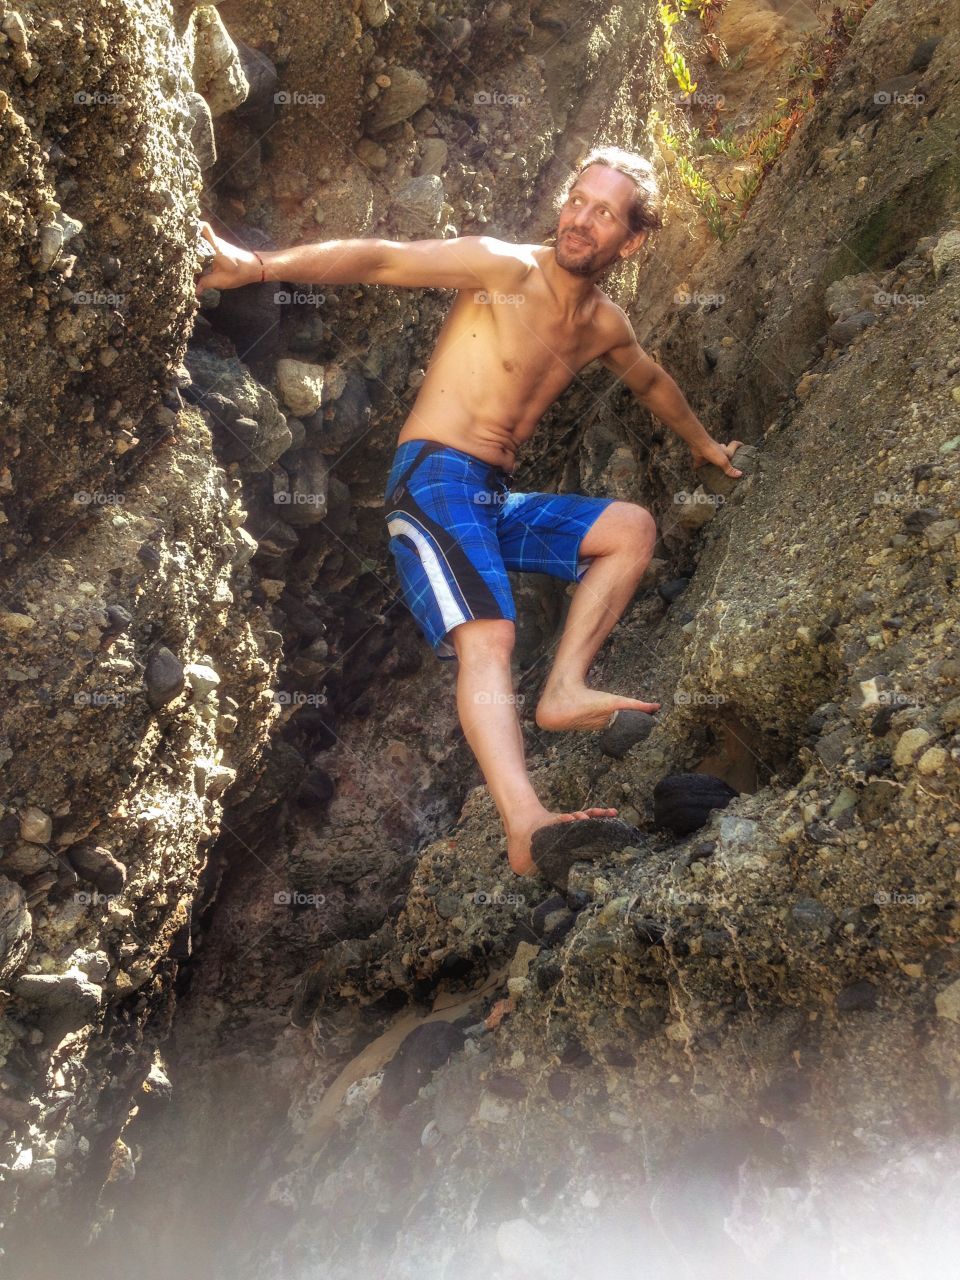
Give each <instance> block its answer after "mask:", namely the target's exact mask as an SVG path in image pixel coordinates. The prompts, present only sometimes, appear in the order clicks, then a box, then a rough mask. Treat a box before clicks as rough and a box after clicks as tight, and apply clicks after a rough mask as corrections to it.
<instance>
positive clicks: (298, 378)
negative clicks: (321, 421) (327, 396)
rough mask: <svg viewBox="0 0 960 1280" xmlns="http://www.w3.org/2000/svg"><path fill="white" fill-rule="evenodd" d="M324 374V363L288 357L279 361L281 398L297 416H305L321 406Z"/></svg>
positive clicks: (278, 378)
mask: <svg viewBox="0 0 960 1280" xmlns="http://www.w3.org/2000/svg"><path fill="white" fill-rule="evenodd" d="M323 375H324V370H323V365H322V364H308V363H307V362H306V361H305V360H291V359H289V358H288V357H286V358H284V359H282V360H278V361H277V386H278V388H279V391H280V398H281V399H282V400H283V402H284V404H286V405H287V407H288V408H289V409H291V410H292V411H293V413H295V414H296V415H297V417H305V416H307V415H308V414H311V413H315V412H316V410H317V409H319V408H320V402H321V398H322V395H323Z"/></svg>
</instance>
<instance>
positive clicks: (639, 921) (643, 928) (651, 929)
mask: <svg viewBox="0 0 960 1280" xmlns="http://www.w3.org/2000/svg"><path fill="white" fill-rule="evenodd" d="M630 923H631V924H632V925H633V932H634V935H635V937H636V939H637V941H638V942H640V943H642V944H643V946H645V947H659V946H662V944H663V940H664V938H665V937H666V934H667V930H666V926H665V925H662V924H660V923H659V922H658V921H656V920H650V919H648V918H647V917H645V916H631V917H630Z"/></svg>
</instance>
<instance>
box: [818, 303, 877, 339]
mask: <svg viewBox="0 0 960 1280" xmlns="http://www.w3.org/2000/svg"><path fill="white" fill-rule="evenodd" d="M876 323H877V315H876V312H874V311H857V312H855V313H854V314H853V315H852V316H846V317H845V318H844V319H843V320H837V321H835V322H834V323H833V324H832V325H831V326H830V328H829V329H828V330H827V338H828V339H829V340H830V341H831V342H832V343H833V345H834V346H835V347H845V346H846V345H847V343H848V342H852V340H853V339H854V338H855V337H856V336H857V334H858V333H862V332H863V331H864V329H869V327H870V326H871V325H872V324H876Z"/></svg>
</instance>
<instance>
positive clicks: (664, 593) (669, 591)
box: [657, 578, 690, 604]
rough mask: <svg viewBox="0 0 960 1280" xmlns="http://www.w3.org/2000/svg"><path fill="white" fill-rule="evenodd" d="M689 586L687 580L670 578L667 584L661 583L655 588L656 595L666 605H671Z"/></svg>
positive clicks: (688, 580)
mask: <svg viewBox="0 0 960 1280" xmlns="http://www.w3.org/2000/svg"><path fill="white" fill-rule="evenodd" d="M689 585H690V579H689V578H671V579H670V581H669V582H661V583H660V585H659V586H658V587H657V595H658V596H659V597H660V599H661V600H663V601H665V602H666V603H667V604H673V602H674V600H677V599H679V597H680V596H682V595H683V593H684V591H686V589H687V587H689Z"/></svg>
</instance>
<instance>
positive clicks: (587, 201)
mask: <svg viewBox="0 0 960 1280" xmlns="http://www.w3.org/2000/svg"><path fill="white" fill-rule="evenodd" d="M634 190H635V188H634V184H633V182H632V180H631V179H630V178H628V177H627V175H626V174H625V173H619V172H618V171H617V170H616V169H611V168H610V166H609V165H605V164H592V165H590V167H589V168H587V169H584V171H583V173H581V175H580V177H579V178H577V180H576V182H575V183H574V184H573V186H572V187H571V188H570V191H569V194H568V195H567V198H566V200H565V201H564V204H563V208H562V209H561V210H560V221H559V223H558V224H557V243H556V247H555V250H554V251H555V253H556V257H557V265H558V266H560V267H563V269H564V270H565V271H569V272H570V273H571V274H572V275H577V276H593V275H601V274H602V273H603V272H604V271H605V270H606V269H607V267H609V266H610V265H611V263H614V262H617V261H619V260H620V259H621V258H627V257H629V256H630V254H631V253H634V252H636V250H637V249H639V248H640V246H641V244H643V241H644V239H645V238H646V235H645V233H644V232H642V231H641V232H639V233H638V234H636V235H634V234H633V233H632V232H631V231H630V227H629V225H628V223H627V211H628V210H629V208H630V202H631V200H632V199H633V194H634Z"/></svg>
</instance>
